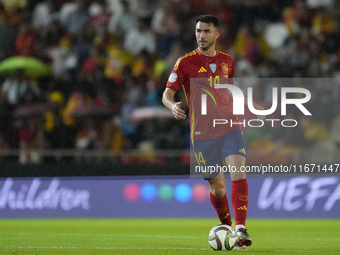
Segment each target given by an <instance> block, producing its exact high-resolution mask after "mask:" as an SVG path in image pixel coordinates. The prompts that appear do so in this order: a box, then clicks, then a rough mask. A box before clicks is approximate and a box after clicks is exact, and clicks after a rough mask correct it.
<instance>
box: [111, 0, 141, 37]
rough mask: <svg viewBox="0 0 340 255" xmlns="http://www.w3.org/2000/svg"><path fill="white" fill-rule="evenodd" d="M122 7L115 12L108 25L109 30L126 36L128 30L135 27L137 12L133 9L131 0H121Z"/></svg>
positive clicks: (119, 35)
mask: <svg viewBox="0 0 340 255" xmlns="http://www.w3.org/2000/svg"><path fill="white" fill-rule="evenodd" d="M120 4H121V9H120V10H119V11H117V12H116V13H114V14H113V15H112V17H111V20H110V23H109V25H108V31H109V32H110V33H115V34H116V35H117V36H118V37H121V38H124V35H125V34H126V32H127V31H129V30H131V29H133V27H134V25H135V23H136V20H137V14H136V12H135V11H134V10H132V8H131V6H130V3H129V1H127V0H121V1H120Z"/></svg>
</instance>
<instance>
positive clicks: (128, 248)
mask: <svg viewBox="0 0 340 255" xmlns="http://www.w3.org/2000/svg"><path fill="white" fill-rule="evenodd" d="M5 248H7V249H13V248H14V249H72V250H75V249H79V250H84V249H87V250H88V249H92V250H200V251H210V250H211V249H208V248H200V249H198V248H189V247H186V248H185V247H183V248H180V247H178V248H175V247H171V248H168V247H159V248H147V247H75V246H20V245H16V246H5ZM249 251H251V252H268V250H256V249H254V250H249ZM269 251H270V252H282V253H306V252H314V253H315V252H316V251H304V250H269Z"/></svg>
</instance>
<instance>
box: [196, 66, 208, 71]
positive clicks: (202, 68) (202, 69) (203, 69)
mask: <svg viewBox="0 0 340 255" xmlns="http://www.w3.org/2000/svg"><path fill="white" fill-rule="evenodd" d="M198 72H199V73H206V72H207V70H206V69H205V68H204V67H203V66H202V67H201V69H200V70H199V71H198Z"/></svg>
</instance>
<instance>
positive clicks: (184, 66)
mask: <svg viewBox="0 0 340 255" xmlns="http://www.w3.org/2000/svg"><path fill="white" fill-rule="evenodd" d="M192 78H200V79H194V80H193V79H192ZM233 80H234V63H233V58H232V57H231V56H230V55H228V54H225V53H223V52H221V51H216V55H215V56H214V57H208V56H205V55H202V54H201V53H200V51H199V50H198V49H196V50H194V51H192V52H190V53H188V54H186V55H184V56H183V57H181V58H179V59H178V60H177V62H176V64H175V66H174V68H173V70H172V72H171V74H170V76H169V79H168V82H167V85H166V86H167V87H168V88H172V89H174V90H175V91H177V90H178V89H179V88H180V86H183V89H184V92H185V95H186V99H187V103H188V106H189V109H190V114H189V117H190V126H191V137H192V138H193V139H195V140H209V139H214V138H217V137H220V136H222V135H224V134H226V133H228V132H229V131H231V130H235V129H240V127H241V125H240V121H239V120H238V118H237V115H233V101H232V99H231V97H230V96H229V93H228V90H227V89H217V88H214V84H233ZM196 81H203V82H198V83H197V82H196ZM202 94H206V95H207V96H206V102H207V107H206V114H202V110H201V109H202V107H201V103H202V100H201V98H202V96H201V95H202ZM191 97H192V100H190V99H191ZM217 119H223V120H224V121H219V123H225V122H226V121H227V123H226V124H216V125H215V126H214V120H217Z"/></svg>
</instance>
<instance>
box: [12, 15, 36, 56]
mask: <svg viewBox="0 0 340 255" xmlns="http://www.w3.org/2000/svg"><path fill="white" fill-rule="evenodd" d="M36 39H37V34H36V33H35V32H34V30H32V28H31V27H30V25H29V23H28V22H27V21H25V22H23V23H21V24H20V29H19V33H18V36H17V39H16V42H15V51H16V54H17V55H21V56H33V55H34V53H35V52H34V43H35V40H36Z"/></svg>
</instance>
